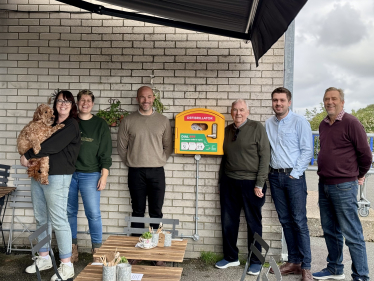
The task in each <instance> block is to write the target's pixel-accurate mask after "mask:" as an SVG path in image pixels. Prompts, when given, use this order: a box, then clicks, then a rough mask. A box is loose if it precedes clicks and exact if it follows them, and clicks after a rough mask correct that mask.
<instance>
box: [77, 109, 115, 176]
mask: <svg viewBox="0 0 374 281" xmlns="http://www.w3.org/2000/svg"><path fill="white" fill-rule="evenodd" d="M79 129H80V131H81V141H82V145H81V149H80V151H79V156H78V160H77V163H76V164H75V167H76V171H77V172H83V173H93V172H100V171H101V169H102V168H105V169H108V170H109V168H110V166H111V165H112V157H111V155H112V139H111V136H110V130H109V127H108V124H107V123H106V122H105V121H104V119H102V118H99V117H97V116H95V115H93V117H92V118H91V119H89V120H80V121H79Z"/></svg>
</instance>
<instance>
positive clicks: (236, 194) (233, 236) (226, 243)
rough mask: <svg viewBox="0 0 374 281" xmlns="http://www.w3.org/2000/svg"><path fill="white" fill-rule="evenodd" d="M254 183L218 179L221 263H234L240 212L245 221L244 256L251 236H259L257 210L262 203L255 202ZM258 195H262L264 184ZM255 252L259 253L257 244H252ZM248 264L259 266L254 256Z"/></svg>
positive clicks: (259, 215)
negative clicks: (242, 210) (256, 234)
mask: <svg viewBox="0 0 374 281" xmlns="http://www.w3.org/2000/svg"><path fill="white" fill-rule="evenodd" d="M255 184H256V181H255V180H236V179H233V178H230V177H228V176H226V175H225V174H223V175H222V178H221V182H220V202H221V223H222V239H223V254H224V258H225V260H227V261H229V262H233V261H237V260H238V254H239V249H238V247H236V242H237V240H238V231H239V222H240V212H241V209H242V208H244V214H245V218H246V221H247V240H248V253H249V252H250V245H251V244H252V243H253V235H254V234H255V232H257V233H258V234H259V235H260V236H262V222H261V220H262V214H261V207H262V206H263V205H264V203H265V195H264V196H263V197H262V198H259V197H257V196H256V194H255V193H254V188H255ZM262 192H263V193H264V194H265V192H266V184H265V185H264V187H263V189H262ZM256 247H257V249H259V250H260V252H261V246H260V244H258V243H256ZM250 261H251V264H252V263H253V264H255V263H257V264H259V263H261V262H260V261H259V259H258V258H257V257H256V256H255V255H252V256H251V260H250Z"/></svg>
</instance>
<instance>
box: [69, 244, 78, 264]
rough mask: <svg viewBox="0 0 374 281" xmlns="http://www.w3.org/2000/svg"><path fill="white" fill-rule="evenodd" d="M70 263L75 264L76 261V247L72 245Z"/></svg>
mask: <svg viewBox="0 0 374 281" xmlns="http://www.w3.org/2000/svg"><path fill="white" fill-rule="evenodd" d="M70 261H71V263H75V262H77V261H78V245H77V244H72V249H71V258H70Z"/></svg>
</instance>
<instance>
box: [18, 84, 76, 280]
mask: <svg viewBox="0 0 374 281" xmlns="http://www.w3.org/2000/svg"><path fill="white" fill-rule="evenodd" d="M53 111H54V116H55V121H54V124H53V125H52V126H55V125H56V124H64V125H65V126H64V127H63V128H62V129H60V130H58V131H57V132H56V133H54V134H53V135H52V136H51V137H50V138H49V139H47V140H46V141H44V142H43V143H42V144H41V150H40V152H39V153H38V154H36V155H35V154H34V152H33V150H32V149H30V150H29V151H27V152H26V153H25V154H24V155H23V156H21V164H22V165H23V166H26V167H27V166H32V163H29V161H28V160H29V159H31V158H40V157H45V156H49V176H48V181H49V184H48V185H42V184H41V183H40V182H38V181H35V180H34V179H33V178H31V198H32V203H33V209H34V216H35V220H36V223H37V228H39V227H40V226H42V225H45V224H46V223H48V226H49V231H50V232H52V231H51V226H52V228H53V229H54V231H55V235H56V240H57V245H58V249H59V256H60V259H61V264H60V267H59V268H58V272H59V274H60V276H61V277H62V279H63V280H68V279H69V280H72V278H73V277H74V267H73V264H72V263H71V261H70V258H71V252H72V251H71V247H72V246H71V238H70V237H71V230H70V226H69V222H68V217H67V201H68V194H69V186H70V182H71V177H72V175H73V173H74V171H75V163H76V161H77V158H78V153H79V148H80V145H81V137H80V131H79V125H78V122H77V120H76V118H77V106H76V104H75V101H74V96H73V95H72V93H71V92H69V91H60V92H59V93H58V94H57V95H56V98H55V100H54V103H53ZM43 238H44V237H42V235H40V236H39V237H38V241H41V240H42V239H43ZM49 250H50V249H48V248H47V247H45V248H41V250H40V252H39V256H37V258H36V260H35V262H34V264H33V265H30V266H28V267H27V268H26V272H27V273H35V272H36V268H35V263H36V264H37V265H38V268H39V270H40V271H41V270H46V269H49V268H51V267H52V261H51V257H50V256H49ZM56 278H57V275H56V274H54V275H53V276H52V278H51V281H52V280H53V281H54V280H56ZM70 278H71V279H70Z"/></svg>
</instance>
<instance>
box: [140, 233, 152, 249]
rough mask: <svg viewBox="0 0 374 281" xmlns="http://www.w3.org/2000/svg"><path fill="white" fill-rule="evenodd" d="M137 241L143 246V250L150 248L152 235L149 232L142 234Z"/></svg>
mask: <svg viewBox="0 0 374 281" xmlns="http://www.w3.org/2000/svg"><path fill="white" fill-rule="evenodd" d="M139 240H140V242H141V243H142V244H143V247H144V248H150V247H151V244H152V233H150V232H149V231H147V232H144V233H143V234H142V236H140V239H139Z"/></svg>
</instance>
